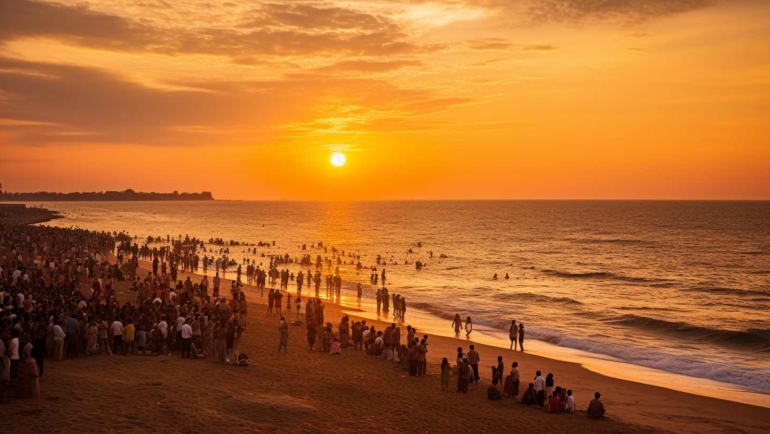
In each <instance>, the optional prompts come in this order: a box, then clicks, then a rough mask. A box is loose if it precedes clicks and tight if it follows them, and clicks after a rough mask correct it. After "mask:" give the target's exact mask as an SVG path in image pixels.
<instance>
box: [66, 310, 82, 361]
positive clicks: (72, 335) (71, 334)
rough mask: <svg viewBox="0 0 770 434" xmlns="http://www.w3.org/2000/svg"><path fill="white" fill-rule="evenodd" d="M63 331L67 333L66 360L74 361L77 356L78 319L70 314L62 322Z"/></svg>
mask: <svg viewBox="0 0 770 434" xmlns="http://www.w3.org/2000/svg"><path fill="white" fill-rule="evenodd" d="M64 331H65V332H66V333H67V358H68V359H74V358H76V357H77V356H78V336H79V333H78V319H77V315H76V314H74V313H73V314H72V315H71V316H70V317H69V318H67V319H66V320H65V321H64Z"/></svg>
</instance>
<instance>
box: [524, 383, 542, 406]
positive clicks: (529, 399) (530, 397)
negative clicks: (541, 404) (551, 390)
mask: <svg viewBox="0 0 770 434" xmlns="http://www.w3.org/2000/svg"><path fill="white" fill-rule="evenodd" d="M521 403H522V404H524V405H538V400H537V391H536V390H535V383H529V387H528V388H527V390H525V391H524V394H523V395H522V396H521Z"/></svg>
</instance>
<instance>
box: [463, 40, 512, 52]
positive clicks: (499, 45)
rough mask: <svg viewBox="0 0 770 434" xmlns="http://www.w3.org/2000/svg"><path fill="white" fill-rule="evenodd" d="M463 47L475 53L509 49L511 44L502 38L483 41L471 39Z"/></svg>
mask: <svg viewBox="0 0 770 434" xmlns="http://www.w3.org/2000/svg"><path fill="white" fill-rule="evenodd" d="M465 45H466V46H467V47H468V48H469V49H471V50H475V51H484V50H506V49H508V48H510V47H511V45H512V44H511V43H510V42H508V40H507V39H503V38H484V39H471V40H469V41H466V42H465Z"/></svg>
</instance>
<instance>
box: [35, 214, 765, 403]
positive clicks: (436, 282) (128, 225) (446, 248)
mask: <svg viewBox="0 0 770 434" xmlns="http://www.w3.org/2000/svg"><path fill="white" fill-rule="evenodd" d="M44 205H45V206H46V207H48V208H50V209H55V210H58V211H61V212H62V213H63V214H64V216H65V218H64V219H61V220H56V221H54V222H52V223H51V224H52V225H56V226H64V227H67V226H79V227H83V228H89V229H98V230H111V231H123V230H124V231H127V232H129V233H131V234H132V235H140V236H146V235H167V234H171V235H172V236H178V235H183V236H184V235H187V234H189V235H190V236H196V237H199V238H203V239H209V238H211V237H222V238H224V239H228V240H229V239H234V240H238V241H241V242H249V243H256V242H258V241H273V240H275V241H276V246H275V247H272V248H270V249H260V250H259V252H260V253H262V252H265V253H266V254H284V253H287V252H288V253H289V254H290V255H292V256H294V257H296V256H299V255H300V254H301V252H302V251H301V249H300V248H299V246H300V245H301V244H305V243H306V244H307V245H308V246H310V244H311V243H313V242H318V241H323V242H324V244H325V245H327V246H335V247H337V248H340V249H343V250H345V251H346V252H354V253H356V254H360V255H361V256H362V262H363V263H364V265H365V266H369V265H374V264H375V258H376V256H377V255H378V254H379V255H382V256H383V257H385V258H387V259H388V261H389V263H390V262H393V261H395V262H396V263H398V265H393V264H389V265H386V266H385V268H386V269H387V274H388V287H389V289H390V291H391V293H393V292H397V293H401V294H403V295H404V296H405V297H406V299H407V302H408V307H409V310H410V311H412V310H413V309H414V310H419V311H420V314H421V315H425V316H426V318H429V319H431V320H432V321H435V323H436V324H439V322H438V321H439V320H440V319H443V320H448V321H446V323H447V325H446V327H447V331H450V330H449V323H450V322H451V318H452V317H453V316H454V314H455V313H459V314H460V315H461V316H462V317H463V319H464V318H465V317H466V316H471V317H472V318H473V322H474V324H476V325H477V326H478V327H479V328H480V330H479V331H480V332H481V333H484V334H486V335H490V336H492V335H494V334H495V331H496V330H500V333H501V335H502V337H503V338H504V337H505V336H506V333H505V332H504V330H506V329H507V325H508V324H509V323H510V320H511V319H516V320H518V321H522V322H524V324H525V327H526V330H527V340H528V341H530V342H532V341H533V340H537V341H542V342H544V343H546V344H543V346H542V348H559V347H561V348H564V349H574V350H580V352H581V353H587V354H593V355H596V356H599V357H600V358H602V356H609V358H611V359H613V360H617V361H622V362H627V363H630V364H633V365H639V366H644V367H649V368H654V369H657V370H662V371H667V372H673V373H677V374H683V375H687V376H692V377H698V378H705V379H710V380H716V381H719V382H725V383H730V384H734V385H738V386H741V387H742V388H745V389H748V390H752V391H757V392H762V393H770V315H768V313H767V312H769V311H770V224H768V221H770V203H769V202H615V201H591V202H582V201H554V202H552V201H505V202H475V201H464V202H369V203H366V202H364V203H307V202H298V203H292V202H190V203H186V202H173V203H170V202H133V203H132V202H117V203H48V204H44ZM418 242H421V243H422V248H419V247H417V243H418ZM410 248H411V249H412V250H413V253H411V254H410V253H407V252H408V250H409V249H410ZM231 250H232V251H234V252H237V253H236V254H233V255H232V256H234V257H236V258H238V257H240V256H241V251H242V249H240V248H235V249H231ZM429 251H433V253H434V258H433V259H431V258H430V257H429V253H428V252H429ZM319 252H320V253H321V254H322V255H323V253H322V251H319V250H312V251H309V252H307V253H311V254H312V255H313V256H315V255H316V254H318V253H319ZM440 254H445V255H447V258H446V259H439V255H440ZM249 257H252V258H257V259H258V260H260V258H258V257H256V256H253V255H252V256H249ZM417 260H420V261H423V262H425V263H426V266H425V268H423V269H422V270H420V271H417V270H416V269H415V267H414V262H415V261H417ZM405 261H408V262H409V265H404V262H405ZM341 268H343V273H344V275H345V276H346V280H349V281H361V282H363V283H367V284H368V282H369V272H368V271H364V272H361V273H357V272H356V270H355V269H354V267H352V266H344V265H343V266H341ZM379 268H380V270H381V269H382V267H379ZM292 270H293V271H294V272H295V273H296V271H298V267H296V266H295V267H292ZM494 273H497V274H498V275H499V279H498V280H493V278H492V276H493V274H494ZM505 273H508V274H509V276H510V279H508V280H506V279H504V277H503V276H504V275H505ZM372 292H373V289H367V293H366V294H365V297H367V298H368V299H371V297H372V295H373V294H372ZM408 319H409V318H408ZM535 347H537V344H536V345H535Z"/></svg>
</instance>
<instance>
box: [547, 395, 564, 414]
mask: <svg viewBox="0 0 770 434" xmlns="http://www.w3.org/2000/svg"><path fill="white" fill-rule="evenodd" d="M560 408H561V399H559V392H556V391H554V392H553V396H551V397H550V398H548V411H549V412H550V413H558V412H559V409H560Z"/></svg>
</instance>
